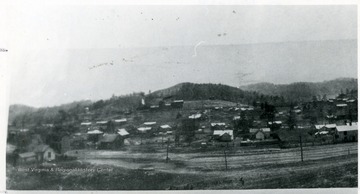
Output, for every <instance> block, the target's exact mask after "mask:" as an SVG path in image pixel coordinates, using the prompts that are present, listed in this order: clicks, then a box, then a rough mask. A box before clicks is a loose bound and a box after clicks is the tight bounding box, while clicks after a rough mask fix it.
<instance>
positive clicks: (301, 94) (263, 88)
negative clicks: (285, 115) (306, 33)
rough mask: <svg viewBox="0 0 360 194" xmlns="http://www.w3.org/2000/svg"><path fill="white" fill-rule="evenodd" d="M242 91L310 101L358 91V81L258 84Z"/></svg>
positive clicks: (339, 79) (244, 87)
mask: <svg viewBox="0 0 360 194" xmlns="http://www.w3.org/2000/svg"><path fill="white" fill-rule="evenodd" d="M240 89H242V90H245V91H254V92H258V93H261V94H264V95H272V96H283V97H284V98H285V99H286V100H299V99H301V100H309V99H311V98H312V97H313V96H317V97H319V96H324V95H326V96H327V97H333V96H335V95H337V94H339V93H341V91H343V92H346V90H357V79H355V78H338V79H334V80H330V81H323V82H296V83H291V84H272V83H257V84H250V85H246V86H241V87H240Z"/></svg>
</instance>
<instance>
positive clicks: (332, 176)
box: [7, 143, 358, 190]
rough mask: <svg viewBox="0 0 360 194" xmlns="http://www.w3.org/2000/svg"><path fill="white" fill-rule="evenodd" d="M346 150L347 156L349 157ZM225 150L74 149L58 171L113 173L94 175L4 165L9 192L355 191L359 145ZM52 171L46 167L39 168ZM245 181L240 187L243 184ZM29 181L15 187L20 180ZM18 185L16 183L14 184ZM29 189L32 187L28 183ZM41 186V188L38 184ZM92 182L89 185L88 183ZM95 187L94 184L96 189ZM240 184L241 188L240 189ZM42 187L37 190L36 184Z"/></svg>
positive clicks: (58, 166) (61, 163)
mask: <svg viewBox="0 0 360 194" xmlns="http://www.w3.org/2000/svg"><path fill="white" fill-rule="evenodd" d="M349 151H350V154H349ZM226 152H227V162H228V169H227V170H226V169H225V161H224V154H223V148H221V149H219V150H215V151H214V150H211V151H206V150H203V151H201V152H200V151H199V152H197V153H194V152H193V151H190V152H184V151H183V152H177V151H176V149H172V150H171V151H170V153H169V157H170V161H169V162H168V163H166V161H165V158H166V153H165V149H161V148H159V149H157V150H156V152H155V153H144V152H141V148H137V151H135V152H134V150H127V151H98V150H77V153H76V151H71V152H69V153H68V155H76V156H77V157H78V159H77V160H76V161H70V162H59V163H57V164H56V167H57V168H64V169H66V168H70V167H71V168H90V169H111V171H106V170H104V171H100V172H98V171H95V172H73V171H70V172H41V173H35V172H18V171H17V170H16V168H13V167H10V166H8V168H7V176H8V179H7V181H8V188H9V189H35V188H37V189H59V188H61V189H64V190H66V189H100V190H101V189H119V190H124V189H125V190H132V189H140V190H141V189H170V188H171V189H266V188H328V187H356V186H357V185H358V183H357V161H358V159H357V156H358V155H357V143H348V144H335V145H323V146H314V147H306V148H304V162H300V151H299V148H296V149H295V148H294V149H282V150H264V149H262V150H260V149H241V148H239V149H236V150H235V149H233V150H228V151H226ZM38 168H50V167H38ZM241 178H243V179H242V180H243V182H241V180H240V179H241ZM25 179H26V180H27V181H25V182H23V183H22V184H19V183H20V182H21V181H22V180H25ZM14 182H16V183H17V184H12V183H14ZM29 182H30V183H32V184H30V183H29ZM41 183H43V184H41ZM91 183H92V184H91ZM94 183H96V184H94ZM243 183H244V184H243ZM39 184H41V185H39Z"/></svg>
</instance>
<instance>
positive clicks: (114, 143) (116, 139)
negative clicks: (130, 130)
mask: <svg viewBox="0 0 360 194" xmlns="http://www.w3.org/2000/svg"><path fill="white" fill-rule="evenodd" d="M123 145H124V138H122V136H120V135H119V134H104V135H103V136H101V137H100V139H99V147H98V148H99V149H110V150H115V149H118V148H120V147H121V146H123Z"/></svg>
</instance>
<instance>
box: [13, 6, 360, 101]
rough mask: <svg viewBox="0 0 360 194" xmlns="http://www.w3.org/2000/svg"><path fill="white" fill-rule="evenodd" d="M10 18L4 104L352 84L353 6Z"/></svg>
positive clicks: (131, 10)
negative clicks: (186, 89)
mask: <svg viewBox="0 0 360 194" xmlns="http://www.w3.org/2000/svg"><path fill="white" fill-rule="evenodd" d="M9 18H11V21H10V22H9V23H8V26H9V31H10V32H11V34H10V35H11V36H10V37H9V38H10V42H11V45H10V47H9V52H8V54H9V56H10V59H11V65H12V66H11V73H12V74H11V75H12V77H11V90H10V103H11V104H14V103H21V104H26V105H31V106H36V107H39V106H53V105H59V104H62V103H68V102H72V101H74V100H84V99H90V100H98V99H104V98H109V97H110V96H111V95H112V94H115V95H121V94H128V93H131V92H139V91H144V92H148V91H149V90H152V91H154V90H157V89H162V88H166V87H169V86H172V85H174V84H177V83H180V82H196V83H209V82H210V83H223V84H228V85H232V86H238V85H241V84H246V83H255V82H264V81H267V82H273V83H291V82H295V81H323V80H329V79H334V78H337V77H356V76H357V40H356V39H357V8H356V6H329V5H326V6H324V5H323V6H314V5H311V6H244V5H239V6H154V5H153V6H81V5H77V6H37V7H32V8H31V9H29V8H27V7H25V6H24V7H12V8H11V11H10V17H9ZM11 51H14V52H11ZM15 51H16V52H15Z"/></svg>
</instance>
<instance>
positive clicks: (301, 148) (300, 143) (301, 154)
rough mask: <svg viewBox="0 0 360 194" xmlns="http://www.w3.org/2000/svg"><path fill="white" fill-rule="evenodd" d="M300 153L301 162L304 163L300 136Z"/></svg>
mask: <svg viewBox="0 0 360 194" xmlns="http://www.w3.org/2000/svg"><path fill="white" fill-rule="evenodd" d="M299 137H300V151H301V162H304V155H303V147H302V139H301V134H300V136H299Z"/></svg>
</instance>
